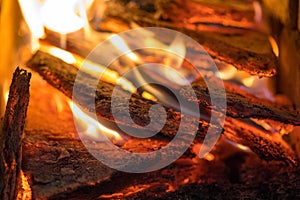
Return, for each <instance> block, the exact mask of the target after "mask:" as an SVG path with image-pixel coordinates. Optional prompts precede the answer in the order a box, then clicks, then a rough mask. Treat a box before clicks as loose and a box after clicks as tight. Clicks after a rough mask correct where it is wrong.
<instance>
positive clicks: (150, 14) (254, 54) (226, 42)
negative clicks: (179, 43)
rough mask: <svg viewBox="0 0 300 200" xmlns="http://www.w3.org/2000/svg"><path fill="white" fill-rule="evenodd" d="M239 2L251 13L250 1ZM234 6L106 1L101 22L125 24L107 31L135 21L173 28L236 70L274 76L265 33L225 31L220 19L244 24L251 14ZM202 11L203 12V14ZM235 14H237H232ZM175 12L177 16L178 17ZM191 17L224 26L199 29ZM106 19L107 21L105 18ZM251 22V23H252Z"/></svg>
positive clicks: (275, 59)
mask: <svg viewBox="0 0 300 200" xmlns="http://www.w3.org/2000/svg"><path fill="white" fill-rule="evenodd" d="M157 4H158V5H157ZM182 4H183V5H182ZM229 4H230V3H229ZM143 5H144V6H143ZM224 5H225V6H224ZM241 5H242V6H241V7H243V6H246V7H248V9H249V10H248V11H249V12H250V13H251V12H253V10H252V11H251V9H252V4H250V5H249V4H247V3H245V2H243V3H241ZM211 6H212V7H214V6H216V7H218V8H214V9H212V8H211ZM157 7H159V8H157ZM236 7H238V6H236ZM151 8H152V9H151ZM170 8H172V9H170ZM186 9H188V10H190V9H191V10H193V11H192V14H191V15H192V16H183V18H181V16H180V15H189V14H187V13H188V12H185V11H186ZM235 9H236V8H232V5H231V6H229V5H228V4H227V3H224V2H218V3H216V5H209V4H208V3H203V2H199V1H193V0H189V1H184V2H183V1H182V2H181V1H167V3H166V2H164V1H147V2H146V3H144V4H140V3H136V2H135V1H133V0H132V1H122V0H116V1H110V2H109V3H108V5H107V8H106V11H105V15H104V16H105V17H104V19H103V21H104V24H109V23H111V22H112V24H114V23H116V22H117V23H119V24H122V23H123V24H125V25H127V26H120V27H121V30H118V27H119V26H113V25H112V26H109V27H106V29H105V30H106V31H108V30H110V31H112V32H120V31H124V30H126V29H130V28H134V27H136V25H132V22H134V23H136V24H138V25H139V26H142V27H149V26H155V27H164V28H170V29H174V30H177V31H180V32H182V33H184V34H186V35H188V36H190V37H191V38H193V39H194V40H196V41H197V42H199V43H200V44H201V45H202V46H203V47H204V49H205V50H206V51H207V52H208V53H209V54H210V55H211V56H212V57H214V58H216V59H219V60H222V61H224V62H227V63H230V64H232V65H233V66H235V67H236V68H237V69H239V70H243V71H246V72H248V73H250V74H252V75H258V76H266V77H272V76H274V75H275V74H276V68H277V66H278V62H277V58H276V56H275V55H274V53H273V52H272V48H271V45H270V44H269V42H268V36H267V35H266V34H262V33H259V32H256V31H252V30H249V29H248V30H243V31H241V30H240V29H238V30H236V29H234V28H233V29H232V28H230V29H229V30H228V28H226V30H227V31H224V27H225V25H222V21H223V22H224V21H226V25H228V24H229V25H230V22H233V21H234V22H237V21H239V22H238V23H240V24H247V21H248V20H247V19H250V18H252V16H251V14H250V16H251V17H249V13H248V11H247V12H240V13H238V12H235V11H234V10H235ZM205 10H211V12H212V13H213V14H211V13H210V14H211V15H213V16H214V17H209V18H206V17H207V16H210V15H209V14H207V13H206V12H205ZM221 10H222V11H221ZM202 12H203V13H206V14H202ZM157 13H163V14H162V15H163V16H165V15H167V17H166V19H165V20H164V17H161V18H156V17H155V15H156V14H157ZM175 13H176V14H175ZM185 13H186V14H185ZM218 13H219V15H218ZM235 14H237V15H238V16H239V17H237V18H235V17H236V16H235ZM178 15H179V16H180V17H178ZM224 15H225V16H224ZM233 16H235V17H233ZM191 17H192V18H191ZM215 17H216V18H217V20H216V18H215ZM188 18H191V19H188ZM227 18H230V19H227ZM193 19H195V21H196V24H197V21H199V22H200V24H201V23H205V24H206V25H207V24H210V23H211V24H214V23H216V22H217V21H219V23H220V25H222V26H223V27H221V26H217V28H211V27H210V26H209V25H207V26H208V27H209V28H204V30H201V29H200V30H198V29H197V28H195V27H196V26H195V25H193V23H192V24H191V23H190V22H189V21H193ZM105 20H106V21H107V22H105ZM181 20H183V21H181ZM235 20H236V21H235ZM248 22H249V21H248ZM101 23H103V22H101ZM238 23H232V26H235V25H237V26H238ZM224 24H225V23H224ZM207 26H206V27H207ZM251 26H254V23H253V24H252V25H251ZM248 28H249V27H248ZM207 29H208V30H207ZM211 29H212V30H211Z"/></svg>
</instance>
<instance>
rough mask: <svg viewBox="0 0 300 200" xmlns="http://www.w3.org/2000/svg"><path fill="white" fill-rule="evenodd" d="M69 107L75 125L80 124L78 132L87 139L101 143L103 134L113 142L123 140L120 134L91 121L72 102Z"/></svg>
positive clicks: (91, 119) (90, 118)
mask: <svg viewBox="0 0 300 200" xmlns="http://www.w3.org/2000/svg"><path fill="white" fill-rule="evenodd" d="M69 106H70V108H71V110H72V112H73V115H74V117H75V118H74V120H75V121H76V123H77V124H80V126H81V127H80V129H81V130H79V131H80V132H82V133H84V135H85V136H87V137H88V139H94V140H96V141H103V136H104V135H103V134H105V135H106V136H107V137H108V138H110V139H112V140H113V141H116V142H120V141H122V140H123V138H122V137H121V136H120V134H119V133H118V132H116V131H114V130H111V129H108V128H106V127H105V126H103V125H102V124H100V123H99V122H98V121H97V120H95V119H93V118H92V117H90V116H89V115H87V114H86V113H85V112H83V111H82V110H81V109H80V108H79V107H78V106H77V105H76V104H73V102H71V101H70V102H69Z"/></svg>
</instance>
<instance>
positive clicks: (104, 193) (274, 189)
mask: <svg viewBox="0 0 300 200" xmlns="http://www.w3.org/2000/svg"><path fill="white" fill-rule="evenodd" d="M40 88H43V90H41V89H40ZM31 90H32V92H31V102H30V106H29V109H28V117H27V120H26V127H25V133H26V137H25V139H24V142H23V167H22V169H23V171H24V173H25V175H26V176H27V178H28V179H29V183H30V186H31V189H32V192H33V195H34V198H35V199H74V200H75V199H76V200H79V199H180V198H185V199H199V198H204V199H205V198H207V199H213V198H215V199H216V198H221V197H222V198H224V197H227V198H228V199H239V198H241V196H243V197H249V198H252V199H254V198H255V199H269V198H274V199H276V198H279V199H284V198H285V199H295V198H296V199H297V198H299V192H298V191H299V189H300V188H299V186H300V182H299V181H300V180H299V169H298V168H291V167H288V166H287V165H285V164H282V163H277V162H268V163H266V162H264V161H262V160H260V159H259V158H258V157H257V156H256V155H255V154H253V153H251V152H250V153H249V152H243V151H241V150H240V149H239V148H237V147H236V146H234V145H231V144H230V143H228V142H226V140H223V139H222V140H220V141H219V142H218V143H217V145H216V146H215V147H214V149H213V151H212V152H211V154H212V155H214V157H213V158H214V159H213V160H211V159H210V160H211V161H208V160H206V159H199V158H198V157H197V156H196V155H194V154H193V153H191V152H187V154H185V155H184V156H183V157H182V158H180V159H179V160H177V161H176V162H174V163H173V164H171V165H170V166H168V167H165V168H164V169H161V170H158V171H155V172H149V173H143V174H130V173H123V172H117V171H114V170H112V169H110V168H108V167H106V166H104V165H103V164H101V163H100V162H98V161H97V160H96V159H95V158H93V157H92V156H91V155H90V154H89V153H88V151H87V150H86V149H85V148H84V146H83V144H81V142H80V141H79V139H78V134H77V132H76V130H75V127H74V124H73V117H72V113H71V111H70V109H69V108H68V104H67V101H68V99H67V97H65V96H64V95H62V94H61V93H60V92H59V91H58V90H56V89H54V88H52V87H51V86H50V85H49V84H47V83H46V82H45V81H43V80H42V79H41V77H40V76H38V74H36V73H35V72H34V73H33V79H32V82H31ZM57 99H59V101H58V100H57ZM58 102H60V103H58ZM59 105H62V109H61V107H60V106H59ZM44 113H47V117H44V115H45V114H44ZM167 141H168V139H167V138H164V137H161V136H158V137H157V138H149V139H145V140H141V139H131V140H128V141H127V142H126V143H125V144H124V145H122V148H123V149H126V150H129V151H134V152H149V151H153V150H157V149H159V148H161V147H162V146H164V145H165V144H167ZM95 146H98V147H99V148H101V147H102V145H101V143H98V144H96V145H95ZM196 146H197V145H195V146H192V148H191V151H192V152H194V153H195V154H197V153H198V150H199V149H198V148H197V147H196ZM197 149H198V150H197Z"/></svg>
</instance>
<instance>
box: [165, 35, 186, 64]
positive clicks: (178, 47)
mask: <svg viewBox="0 0 300 200" xmlns="http://www.w3.org/2000/svg"><path fill="white" fill-rule="evenodd" d="M167 51H168V52H169V53H171V54H170V55H168V57H167V58H168V59H166V62H165V64H166V65H167V66H171V67H173V68H175V69H180V68H181V65H182V63H183V60H184V58H185V55H186V48H185V44H184V41H183V39H182V38H181V37H179V36H178V37H176V38H175V39H174V40H173V42H172V43H171V44H170V46H169V47H168V49H167ZM175 54H177V55H175Z"/></svg>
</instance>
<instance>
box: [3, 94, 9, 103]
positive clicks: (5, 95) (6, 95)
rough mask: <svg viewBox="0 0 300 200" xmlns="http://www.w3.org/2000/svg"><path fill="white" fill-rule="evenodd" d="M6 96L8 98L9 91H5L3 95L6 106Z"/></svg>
mask: <svg viewBox="0 0 300 200" xmlns="http://www.w3.org/2000/svg"><path fill="white" fill-rule="evenodd" d="M8 96H9V91H6V92H5V93H4V100H5V104H7V101H8Z"/></svg>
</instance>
